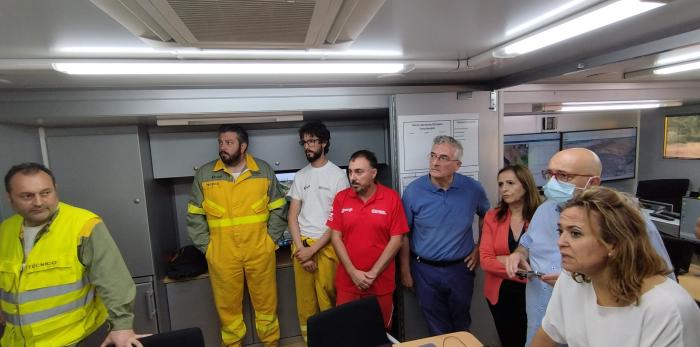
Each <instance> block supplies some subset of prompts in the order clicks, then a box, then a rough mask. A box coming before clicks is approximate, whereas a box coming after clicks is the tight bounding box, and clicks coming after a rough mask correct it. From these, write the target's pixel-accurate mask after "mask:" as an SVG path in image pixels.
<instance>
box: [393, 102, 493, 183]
mask: <svg viewBox="0 0 700 347" xmlns="http://www.w3.org/2000/svg"><path fill="white" fill-rule="evenodd" d="M396 124H397V128H398V129H397V135H398V136H397V137H398V143H399V145H398V149H399V178H400V189H401V192H402V193H403V190H404V189H405V188H406V186H408V184H409V183H411V182H412V181H413V180H415V179H417V178H418V177H421V176H423V175H426V174H428V172H429V171H430V170H429V165H430V161H429V159H428V158H429V156H430V149H431V148H432V146H433V139H434V138H435V136H438V135H448V136H452V137H454V138H455V139H456V140H458V141H459V142H460V143H461V144H462V147H463V148H464V152H463V154H462V166H461V167H460V168H459V169H458V170H457V172H459V173H461V174H463V175H466V176H470V177H472V178H474V179H477V180H478V174H479V115H478V114H476V113H465V114H444V115H414V116H398V117H397V121H396Z"/></svg>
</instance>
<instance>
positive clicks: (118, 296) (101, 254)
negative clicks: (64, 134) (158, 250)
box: [0, 163, 141, 347]
mask: <svg viewBox="0 0 700 347" xmlns="http://www.w3.org/2000/svg"><path fill="white" fill-rule="evenodd" d="M5 190H6V191H7V197H8V199H9V201H10V205H11V206H12V209H13V210H14V211H15V212H16V213H17V214H15V215H13V216H11V217H10V218H7V219H6V220H5V221H3V222H2V224H0V298H1V299H2V300H0V306H1V307H2V315H3V316H4V319H5V331H4V334H3V336H2V340H0V345H2V346H8V347H12V346H36V347H41V346H75V345H76V344H79V343H80V341H82V340H84V339H85V338H86V337H88V336H89V335H90V334H92V333H93V332H95V331H96V330H97V329H98V328H100V326H102V325H103V324H104V322H105V321H107V322H108V323H109V326H110V329H111V332H110V333H109V335H108V336H107V338H106V339H105V341H104V342H103V343H102V346H107V345H115V346H117V347H127V346H132V345H133V346H141V344H140V343H139V342H138V340H137V339H136V338H137V336H136V335H135V334H134V331H133V330H132V324H133V320H134V314H133V303H134V296H135V294H136V287H135V285H134V281H133V280H132V279H131V275H130V274H129V270H128V269H127V267H126V264H125V263H124V260H123V259H122V257H121V254H120V253H119V249H118V248H117V246H116V244H115V243H114V240H112V237H111V236H110V234H109V231H108V230H107V227H105V225H104V223H102V220H101V219H100V217H99V216H97V215H96V214H94V213H92V212H90V211H87V210H84V209H81V208H78V207H74V206H71V205H68V204H65V203H62V202H59V199H58V194H57V192H56V183H55V179H54V176H53V174H52V173H51V171H50V170H49V169H47V168H46V167H45V166H43V165H41V164H37V163H24V164H19V165H15V166H13V167H12V168H10V170H9V171H8V173H7V175H6V176H5Z"/></svg>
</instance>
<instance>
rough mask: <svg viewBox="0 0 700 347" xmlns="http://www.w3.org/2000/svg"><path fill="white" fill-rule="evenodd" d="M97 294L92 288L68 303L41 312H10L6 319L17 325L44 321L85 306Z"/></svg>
mask: <svg viewBox="0 0 700 347" xmlns="http://www.w3.org/2000/svg"><path fill="white" fill-rule="evenodd" d="M94 297H95V294H94V290H90V291H88V292H87V295H85V296H83V297H81V298H78V299H76V300H74V301H72V302H69V303H67V304H63V305H60V306H56V307H53V308H50V309H48V310H43V311H39V312H34V313H28V314H19V315H16V314H8V315H7V317H6V319H7V321H8V322H9V323H12V324H14V325H17V326H21V325H27V324H33V323H36V322H39V321H42V320H44V319H48V318H51V317H53V316H57V315H59V314H63V313H68V312H70V311H73V310H75V309H77V308H81V307H83V306H86V305H88V304H89V303H90V302H91V301H92V299H94Z"/></svg>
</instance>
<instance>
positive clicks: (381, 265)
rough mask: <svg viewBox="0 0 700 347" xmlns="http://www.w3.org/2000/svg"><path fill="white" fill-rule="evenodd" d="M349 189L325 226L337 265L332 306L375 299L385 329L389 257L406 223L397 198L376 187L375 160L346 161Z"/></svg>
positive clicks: (360, 155)
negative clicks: (375, 297)
mask: <svg viewBox="0 0 700 347" xmlns="http://www.w3.org/2000/svg"><path fill="white" fill-rule="evenodd" d="M348 175H349V178H350V186H351V188H348V189H345V190H343V191H341V192H339V193H338V194H337V195H336V196H335V199H334V200H333V209H332V210H331V214H330V216H329V217H328V222H327V223H326V225H327V226H328V227H329V228H330V229H331V230H332V234H331V242H332V243H333V248H335V252H336V254H337V255H338V259H339V260H340V264H338V271H337V272H336V277H335V286H336V291H337V294H336V305H340V304H343V303H346V302H349V301H353V300H357V299H361V298H363V297H366V296H372V295H374V296H377V299H379V306H380V308H381V310H382V316H383V318H384V324H385V326H386V328H387V329H388V328H389V327H390V326H391V313H392V310H393V307H394V304H393V301H392V294H393V293H394V287H395V283H394V257H395V256H396V252H398V250H399V248H401V242H402V240H403V235H404V234H405V233H407V232H408V223H407V222H406V215H405V214H404V210H403V205H402V204H401V198H400V197H399V195H398V194H397V193H396V192H395V191H393V190H391V189H389V188H387V187H385V186H383V185H381V184H379V183H377V182H375V178H376V176H377V157H376V156H375V155H374V153H372V152H370V151H367V150H361V151H357V152H355V153H354V154H353V155H352V156H351V157H350V164H349V166H348Z"/></svg>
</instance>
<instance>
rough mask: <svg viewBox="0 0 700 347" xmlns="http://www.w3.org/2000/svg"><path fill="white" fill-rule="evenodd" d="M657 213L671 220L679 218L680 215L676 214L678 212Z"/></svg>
mask: <svg viewBox="0 0 700 347" xmlns="http://www.w3.org/2000/svg"><path fill="white" fill-rule="evenodd" d="M659 213H660V214H662V215H664V216H667V217H671V218H675V219H678V218H681V214H680V213H678V212H671V211H661V212H659Z"/></svg>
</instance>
